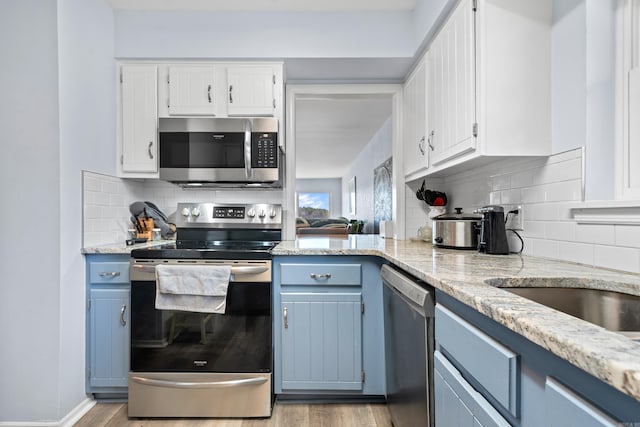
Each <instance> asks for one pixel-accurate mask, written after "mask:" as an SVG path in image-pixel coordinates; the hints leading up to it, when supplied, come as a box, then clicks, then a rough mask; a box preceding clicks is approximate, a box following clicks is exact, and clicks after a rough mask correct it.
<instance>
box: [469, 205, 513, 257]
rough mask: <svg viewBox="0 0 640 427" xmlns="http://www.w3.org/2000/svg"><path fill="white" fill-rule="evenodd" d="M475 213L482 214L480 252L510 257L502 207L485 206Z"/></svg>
mask: <svg viewBox="0 0 640 427" xmlns="http://www.w3.org/2000/svg"><path fill="white" fill-rule="evenodd" d="M475 213H479V214H482V220H481V227H480V240H479V241H478V251H480V252H484V253H487V254H493V255H508V254H509V242H508V240H507V231H506V229H505V226H504V208H502V206H495V205H491V206H484V207H482V208H480V209H477V210H476V211H475Z"/></svg>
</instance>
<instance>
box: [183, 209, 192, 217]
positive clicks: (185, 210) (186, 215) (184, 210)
mask: <svg viewBox="0 0 640 427" xmlns="http://www.w3.org/2000/svg"><path fill="white" fill-rule="evenodd" d="M190 214H191V211H190V210H189V208H183V209H182V216H184V217H188V216H189V215H190Z"/></svg>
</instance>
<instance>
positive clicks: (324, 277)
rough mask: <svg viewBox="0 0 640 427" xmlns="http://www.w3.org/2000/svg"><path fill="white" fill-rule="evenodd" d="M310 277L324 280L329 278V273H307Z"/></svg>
mask: <svg viewBox="0 0 640 427" xmlns="http://www.w3.org/2000/svg"><path fill="white" fill-rule="evenodd" d="M309 276H310V277H311V278H312V279H316V280H326V279H331V273H325V274H316V273H311V274H310V275H309Z"/></svg>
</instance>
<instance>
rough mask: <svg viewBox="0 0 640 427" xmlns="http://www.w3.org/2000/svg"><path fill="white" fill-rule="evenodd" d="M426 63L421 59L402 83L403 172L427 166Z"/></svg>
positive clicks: (406, 174)
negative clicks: (403, 83)
mask: <svg viewBox="0 0 640 427" xmlns="http://www.w3.org/2000/svg"><path fill="white" fill-rule="evenodd" d="M426 79H427V77H426V64H425V62H424V61H421V62H420V63H419V64H418V66H417V67H416V69H415V70H414V71H413V73H412V74H411V75H410V76H409V78H408V79H407V81H406V83H405V85H404V98H403V99H404V102H403V104H404V105H403V111H404V116H403V117H404V123H403V128H404V136H403V153H404V174H405V176H408V175H411V174H413V173H416V172H420V171H422V170H424V169H426V168H427V167H428V166H429V153H428V147H427V142H426V119H427V112H426V105H425V104H426V97H427V93H426Z"/></svg>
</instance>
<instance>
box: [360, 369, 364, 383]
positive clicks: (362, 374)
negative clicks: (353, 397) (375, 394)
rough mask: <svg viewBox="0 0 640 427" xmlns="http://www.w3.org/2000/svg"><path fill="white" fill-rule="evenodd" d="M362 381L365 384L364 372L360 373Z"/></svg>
mask: <svg viewBox="0 0 640 427" xmlns="http://www.w3.org/2000/svg"><path fill="white" fill-rule="evenodd" d="M360 379H362V382H364V371H361V372H360Z"/></svg>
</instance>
